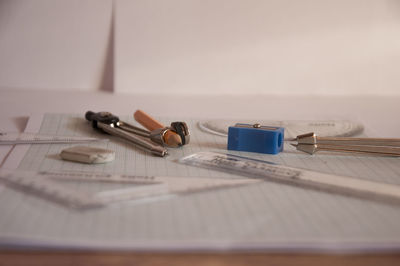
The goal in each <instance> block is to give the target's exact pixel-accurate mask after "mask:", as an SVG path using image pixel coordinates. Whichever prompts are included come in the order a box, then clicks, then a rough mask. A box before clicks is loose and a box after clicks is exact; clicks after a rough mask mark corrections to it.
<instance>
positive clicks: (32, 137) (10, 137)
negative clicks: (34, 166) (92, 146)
mask: <svg viewBox="0 0 400 266" xmlns="http://www.w3.org/2000/svg"><path fill="white" fill-rule="evenodd" d="M92 141H107V139H98V138H89V137H74V136H56V135H42V134H35V133H16V132H0V145H10V144H11V145H13V144H46V143H85V142H92Z"/></svg>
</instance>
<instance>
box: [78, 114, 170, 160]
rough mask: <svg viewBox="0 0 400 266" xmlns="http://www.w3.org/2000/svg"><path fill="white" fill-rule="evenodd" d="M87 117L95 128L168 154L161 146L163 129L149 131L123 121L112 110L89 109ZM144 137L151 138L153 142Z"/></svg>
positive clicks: (157, 152)
mask: <svg viewBox="0 0 400 266" xmlns="http://www.w3.org/2000/svg"><path fill="white" fill-rule="evenodd" d="M85 118H86V119H87V120H88V121H90V122H92V126H93V128H97V129H100V130H102V131H104V132H106V133H108V134H110V135H114V136H118V137H120V138H123V139H126V140H128V141H130V142H132V143H134V144H136V145H138V146H139V147H141V148H143V149H145V150H147V151H150V152H151V153H152V154H154V155H157V156H161V157H164V156H165V155H167V154H168V152H167V149H166V148H164V147H162V146H161V145H162V144H163V131H162V130H161V129H160V130H153V131H147V130H145V129H142V128H139V127H136V126H134V125H131V124H129V123H126V122H124V121H121V120H120V119H119V117H118V116H115V115H113V114H112V113H110V112H98V113H95V112H92V111H88V112H86V114H85ZM144 138H147V139H150V140H151V141H152V142H153V143H152V142H149V141H147V140H146V139H144Z"/></svg>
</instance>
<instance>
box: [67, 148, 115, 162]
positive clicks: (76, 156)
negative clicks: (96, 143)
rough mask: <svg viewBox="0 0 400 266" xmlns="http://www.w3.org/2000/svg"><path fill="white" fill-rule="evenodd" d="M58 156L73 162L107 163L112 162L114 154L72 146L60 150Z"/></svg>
mask: <svg viewBox="0 0 400 266" xmlns="http://www.w3.org/2000/svg"><path fill="white" fill-rule="evenodd" d="M60 156H61V158H63V159H64V160H68V161H74V162H81V163H107V162H111V161H114V159H115V152H114V151H111V150H106V149H101V148H94V147H87V146H74V147H71V148H67V149H64V150H62V151H61V153H60Z"/></svg>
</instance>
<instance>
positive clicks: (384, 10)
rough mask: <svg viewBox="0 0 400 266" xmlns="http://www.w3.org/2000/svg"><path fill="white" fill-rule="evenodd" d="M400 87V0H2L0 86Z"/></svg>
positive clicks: (183, 90) (369, 91)
mask: <svg viewBox="0 0 400 266" xmlns="http://www.w3.org/2000/svg"><path fill="white" fill-rule="evenodd" d="M10 89H13V90H14V89H23V90H64V91H65V90H81V91H109V92H116V93H118V92H124V93H148V94H171V93H179V94H279V95H304V94H307V95H308V94H316V95H360V94H363V95H400V1H397V0H335V1H333V0H332V1H328V0H301V1H295V0H246V1H245V0H212V1H211V0H167V1H165V0H164V1H163V0H114V1H113V0H36V1H29V0H0V90H10Z"/></svg>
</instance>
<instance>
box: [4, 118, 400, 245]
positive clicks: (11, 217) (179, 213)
mask: <svg viewBox="0 0 400 266" xmlns="http://www.w3.org/2000/svg"><path fill="white" fill-rule="evenodd" d="M121 119H122V120H124V121H128V122H130V123H132V124H136V123H135V122H134V121H133V120H132V119H131V118H128V117H121ZM160 120H161V121H162V122H164V123H165V124H169V123H170V122H171V120H169V119H167V118H164V119H160ZM175 120H176V119H175ZM182 120H184V121H186V122H187V123H188V126H189V129H190V130H191V143H190V144H189V145H186V146H184V147H182V148H177V149H169V153H170V155H169V156H168V157H166V158H160V157H154V156H152V155H150V154H148V153H146V152H144V151H142V150H140V149H138V148H137V147H135V146H134V145H132V144H130V143H128V142H126V141H123V140H120V139H118V138H114V137H110V136H107V135H103V134H102V133H100V132H97V131H94V130H93V129H92V128H91V127H90V125H89V123H88V122H87V121H85V120H84V119H83V118H82V117H81V116H78V115H70V114H46V115H45V116H44V119H43V122H42V125H41V127H40V133H43V134H55V135H70V136H91V137H103V138H106V137H110V139H111V141H109V142H99V143H93V144H90V145H93V146H97V147H103V148H107V149H112V150H114V151H116V159H115V161H114V162H112V163H108V164H102V165H86V164H79V163H73V162H67V161H63V160H61V159H60V158H59V157H58V154H59V153H60V151H61V150H62V149H64V148H66V147H69V146H72V145H68V144H43V145H31V146H30V148H29V150H28V152H27V153H26V154H25V156H24V158H23V160H22V161H21V163H20V165H19V167H18V169H21V170H35V171H38V170H41V171H79V172H82V171H83V172H89V173H96V172H101V173H115V174H123V173H125V174H136V175H141V176H143V175H145V176H150V175H155V176H179V177H182V178H191V177H214V178H237V177H238V176H234V175H231V174H227V173H221V172H217V171H212V170H207V169H201V168H196V167H192V166H187V165H183V164H179V163H178V162H177V159H179V158H181V157H183V156H185V155H189V154H192V153H195V152H198V151H217V152H226V138H225V137H220V136H216V135H212V134H209V133H206V132H203V131H201V130H200V129H199V128H198V127H197V120H194V119H192V120H189V121H188V120H187V119H186V120H185V119H182ZM231 153H233V154H237V155H242V156H247V157H252V158H256V159H261V160H267V161H271V162H275V163H278V164H283V165H287V166H292V167H299V168H304V169H309V170H315V171H320V172H325V173H332V174H337V175H346V176H352V177H356V178H364V179H368V180H373V181H378V182H386V183H391V184H398V185H400V161H399V158H388V157H387V158H384V157H372V156H371V157H370V156H344V155H338V154H318V155H317V156H310V155H307V154H303V153H300V152H297V151H295V150H294V149H292V148H291V147H289V145H286V146H285V152H283V153H280V154H279V155H264V154H255V153H246V152H231ZM63 184H64V185H65V186H69V187H73V188H74V189H76V190H78V191H85V192H86V191H87V192H88V193H91V192H97V191H105V190H110V189H114V188H120V187H123V186H126V185H122V184H109V183H101V182H96V183H88V182H82V181H80V182H79V181H74V182H72V181H68V182H63ZM0 244H2V245H17V246H19V245H23V246H30V245H33V246H45V247H50V246H51V247H60V248H62V247H73V248H113V249H115V248H117V249H119V248H122V249H138V250H143V249H145V250H148V249H161V250H171V249H173V250H175V249H181V250H185V249H211V250H215V249H273V250H281V249H282V250H287V249H296V250H310V249H311V250H324V251H326V250H328V251H329V250H330V251H332V250H338V249H339V250H344V251H351V250H357V251H358V250H378V251H379V250H388V249H397V250H398V249H399V248H400V206H395V205H388V204H384V203H378V202H374V201H370V200H365V199H358V198H353V197H350V196H343V195H337V194H331V193H327V192H324V191H317V190H312V189H307V188H303V187H296V186H291V185H287V184H279V183H274V182H268V181H265V182H260V183H257V184H250V185H244V186H238V187H230V188H224V189H218V190H208V191H203V192H196V193H191V194H190V193H189V194H185V195H181V196H177V197H170V198H169V197H167V198H165V199H162V200H137V201H128V202H122V203H118V204H113V205H110V206H108V207H105V208H101V209H92V210H85V211H77V210H73V209H68V208H66V207H63V206H61V205H57V204H55V203H52V202H50V201H47V200H45V199H41V198H37V197H34V196H31V195H29V194H24V193H21V192H19V191H15V190H12V189H10V188H5V189H3V190H1V191H0Z"/></svg>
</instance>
